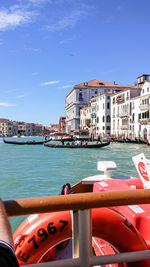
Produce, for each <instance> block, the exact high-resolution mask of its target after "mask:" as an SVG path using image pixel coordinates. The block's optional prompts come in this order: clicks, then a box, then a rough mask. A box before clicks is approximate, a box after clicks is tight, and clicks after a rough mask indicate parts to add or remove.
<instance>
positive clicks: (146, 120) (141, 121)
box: [138, 118, 150, 124]
mask: <svg viewBox="0 0 150 267" xmlns="http://www.w3.org/2000/svg"><path fill="white" fill-rule="evenodd" d="M138 122H139V123H140V124H150V118H142V119H139V120H138Z"/></svg>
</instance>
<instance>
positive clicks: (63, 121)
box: [59, 117, 66, 133]
mask: <svg viewBox="0 0 150 267" xmlns="http://www.w3.org/2000/svg"><path fill="white" fill-rule="evenodd" d="M65 132H66V117H60V119H59V133H65Z"/></svg>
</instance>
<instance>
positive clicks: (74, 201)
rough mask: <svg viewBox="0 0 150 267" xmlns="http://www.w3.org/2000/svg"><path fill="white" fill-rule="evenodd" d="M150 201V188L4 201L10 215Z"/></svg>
mask: <svg viewBox="0 0 150 267" xmlns="http://www.w3.org/2000/svg"><path fill="white" fill-rule="evenodd" d="M148 203H150V189H137V190H130V191H112V192H108V191H107V192H98V193H77V194H71V195H62V196H49V197H38V198H28V199H17V200H8V201H4V204H5V207H6V210H7V214H8V216H21V215H27V214H34V213H45V212H54V211H64V210H83V209H90V208H98V207H112V206H123V205H133V204H148Z"/></svg>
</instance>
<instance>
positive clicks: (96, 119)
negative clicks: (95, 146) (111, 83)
mask: <svg viewBox="0 0 150 267" xmlns="http://www.w3.org/2000/svg"><path fill="white" fill-rule="evenodd" d="M111 95H112V91H110V92H107V93H106V94H102V95H99V96H97V97H94V98H92V99H91V101H90V102H89V106H86V107H84V108H82V109H81V110H80V128H81V129H89V133H90V137H91V138H96V137H97V136H99V135H101V136H106V135H108V134H109V135H110V126H111V114H110V112H111V109H110V104H111Z"/></svg>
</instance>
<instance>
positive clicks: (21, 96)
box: [16, 94, 26, 98]
mask: <svg viewBox="0 0 150 267" xmlns="http://www.w3.org/2000/svg"><path fill="white" fill-rule="evenodd" d="M25 96H26V95H25V94H22V95H18V96H16V98H24V97H25Z"/></svg>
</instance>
